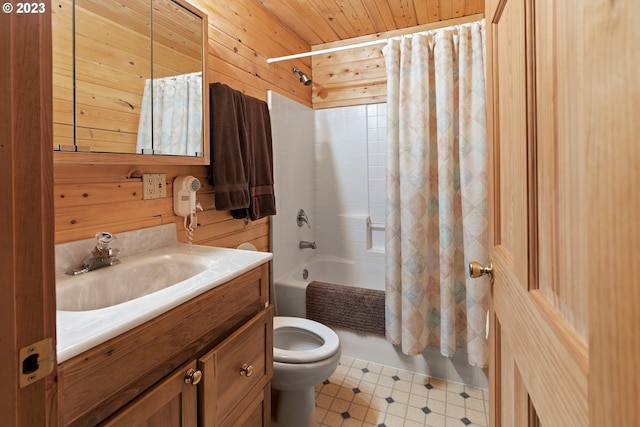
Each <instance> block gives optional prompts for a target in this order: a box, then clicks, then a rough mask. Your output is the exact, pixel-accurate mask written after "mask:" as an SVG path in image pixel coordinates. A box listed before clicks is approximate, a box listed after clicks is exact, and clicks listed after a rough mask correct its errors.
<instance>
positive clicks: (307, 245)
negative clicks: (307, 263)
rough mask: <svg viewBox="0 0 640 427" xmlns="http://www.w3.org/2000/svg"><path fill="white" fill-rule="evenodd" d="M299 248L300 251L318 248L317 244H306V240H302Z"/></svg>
mask: <svg viewBox="0 0 640 427" xmlns="http://www.w3.org/2000/svg"><path fill="white" fill-rule="evenodd" d="M298 247H299V248H300V249H315V248H316V242H306V241H304V240H301V241H300V244H299V245H298Z"/></svg>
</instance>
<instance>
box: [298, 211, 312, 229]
mask: <svg viewBox="0 0 640 427" xmlns="http://www.w3.org/2000/svg"><path fill="white" fill-rule="evenodd" d="M297 221H298V227H302V224H304V223H306V224H307V228H311V223H310V222H309V217H308V216H307V214H306V213H305V212H304V209H300V210H299V211H298V217H297Z"/></svg>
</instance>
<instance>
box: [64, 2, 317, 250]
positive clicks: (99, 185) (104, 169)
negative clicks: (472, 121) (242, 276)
mask: <svg viewBox="0 0 640 427" xmlns="http://www.w3.org/2000/svg"><path fill="white" fill-rule="evenodd" d="M191 3H192V4H193V5H194V6H196V7H197V8H199V9H200V10H202V11H203V12H205V13H207V14H208V18H209V46H208V52H209V55H208V58H207V61H208V67H209V81H210V82H222V83H225V84H227V85H229V86H231V87H233V88H234V89H237V90H240V91H242V92H244V93H245V94H247V95H249V96H253V97H255V98H259V99H262V100H265V101H266V97H267V94H266V92H267V90H269V89H271V90H275V91H277V92H279V93H281V94H283V95H285V96H287V97H289V98H291V99H294V100H295V101H297V102H300V103H302V104H304V105H307V106H311V88H310V87H308V86H304V85H302V84H300V83H299V82H298V79H297V78H296V76H295V75H294V74H293V73H292V67H293V66H297V67H299V68H300V69H302V70H303V71H304V72H306V73H307V74H311V69H310V65H311V61H310V59H309V58H306V59H301V60H296V61H288V62H285V63H275V64H267V61H266V59H267V58H269V57H275V56H281V55H285V54H290V53H291V52H304V51H308V50H309V49H310V46H309V45H308V44H306V43H305V42H304V41H303V40H301V39H300V38H298V37H297V36H295V35H294V34H293V33H291V32H290V31H289V30H288V29H287V28H285V27H283V26H282V25H281V24H280V23H279V22H278V21H277V20H276V19H275V18H274V17H273V16H272V15H271V14H270V13H269V12H267V11H266V10H264V9H262V8H261V7H259V5H258V4H257V2H255V1H253V0H191ZM54 49H55V47H54ZM143 173H166V175H167V197H166V198H163V199H155V200H143V199H142V179H141V176H142V174H143ZM178 175H193V176H195V177H197V178H198V179H200V181H201V183H202V184H203V187H204V188H203V189H201V190H200V191H199V192H198V200H199V201H200V202H201V204H202V205H203V207H204V209H205V211H204V212H200V213H198V223H199V224H200V227H199V228H198V229H196V231H195V236H194V243H198V244H205V245H212V246H224V247H236V246H237V245H239V244H240V243H242V242H252V243H253V244H254V245H255V246H256V247H258V249H260V250H268V249H269V223H268V219H262V220H258V221H255V222H249V223H245V221H243V220H236V219H233V218H232V217H231V215H230V213H229V212H220V211H215V210H214V209H213V194H212V189H211V187H209V186H208V185H206V183H207V181H208V172H207V168H206V167H204V166H158V165H155V166H151V165H136V164H132V165H74V164H60V163H58V164H56V165H55V170H54V197H55V230H56V234H55V236H56V243H62V242H68V241H73V240H78V239H86V238H91V237H93V235H94V234H95V233H96V232H98V231H109V232H112V233H115V234H116V235H117V233H121V232H124V231H130V230H135V229H139V228H146V227H151V226H154V225H160V224H166V223H169V222H176V223H177V224H178V230H179V232H178V238H179V239H180V240H182V241H184V228H183V225H182V218H178V217H176V216H174V215H173V198H172V194H173V193H172V183H173V178H175V177H176V176H178ZM276 198H277V194H276Z"/></svg>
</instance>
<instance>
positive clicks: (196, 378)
mask: <svg viewBox="0 0 640 427" xmlns="http://www.w3.org/2000/svg"><path fill="white" fill-rule="evenodd" d="M201 379H202V372H200V371H196V370H195V369H193V368H191V369H189V370H188V371H187V372H186V373H185V374H184V382H185V383H187V384H191V385H197V384H198V383H199V382H200V380H201Z"/></svg>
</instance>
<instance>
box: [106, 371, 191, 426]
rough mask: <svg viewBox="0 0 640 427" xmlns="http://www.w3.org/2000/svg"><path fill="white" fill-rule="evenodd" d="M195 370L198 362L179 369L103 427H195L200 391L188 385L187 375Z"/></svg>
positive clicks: (110, 419)
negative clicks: (191, 370)
mask: <svg viewBox="0 0 640 427" xmlns="http://www.w3.org/2000/svg"><path fill="white" fill-rule="evenodd" d="M195 367H196V361H195V360H193V361H191V362H189V363H188V364H186V365H184V366H182V367H181V368H179V369H177V370H176V371H175V372H174V373H172V374H171V375H169V376H168V377H167V378H165V379H164V380H162V381H161V382H160V383H159V384H156V385H155V386H154V387H153V388H152V389H151V390H149V391H147V392H146V393H144V394H142V396H139V397H138V398H137V399H136V400H134V401H133V402H132V403H130V404H129V405H127V406H126V407H125V408H123V409H122V410H120V411H119V412H118V413H116V414H115V415H114V416H112V417H111V418H109V419H108V420H107V421H105V422H104V423H101V424H100V427H119V426H129V427H134V426H166V427H196V426H197V423H198V417H197V412H198V408H197V398H196V394H197V388H196V387H195V386H193V385H190V384H187V383H186V382H185V380H184V378H185V373H186V372H187V371H188V370H189V369H192V368H195Z"/></svg>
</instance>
